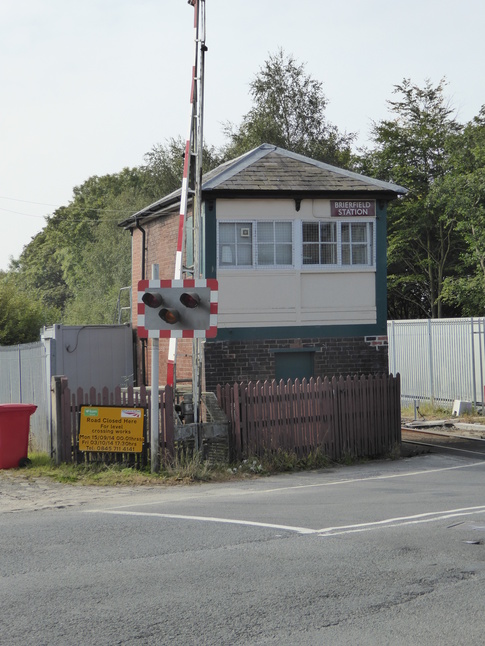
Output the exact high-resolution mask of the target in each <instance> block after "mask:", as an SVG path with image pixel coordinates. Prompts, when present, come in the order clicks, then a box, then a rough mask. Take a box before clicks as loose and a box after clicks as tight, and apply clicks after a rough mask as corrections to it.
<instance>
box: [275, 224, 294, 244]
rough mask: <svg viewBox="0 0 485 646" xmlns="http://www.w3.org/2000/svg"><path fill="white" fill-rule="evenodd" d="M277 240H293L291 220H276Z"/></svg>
mask: <svg viewBox="0 0 485 646" xmlns="http://www.w3.org/2000/svg"><path fill="white" fill-rule="evenodd" d="M275 240H276V242H291V241H292V224H291V222H275Z"/></svg>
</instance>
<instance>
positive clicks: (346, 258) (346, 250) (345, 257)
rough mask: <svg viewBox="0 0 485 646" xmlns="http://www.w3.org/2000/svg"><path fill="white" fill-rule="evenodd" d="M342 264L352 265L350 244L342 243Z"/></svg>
mask: <svg viewBox="0 0 485 646" xmlns="http://www.w3.org/2000/svg"><path fill="white" fill-rule="evenodd" d="M342 265H350V245H349V244H342Z"/></svg>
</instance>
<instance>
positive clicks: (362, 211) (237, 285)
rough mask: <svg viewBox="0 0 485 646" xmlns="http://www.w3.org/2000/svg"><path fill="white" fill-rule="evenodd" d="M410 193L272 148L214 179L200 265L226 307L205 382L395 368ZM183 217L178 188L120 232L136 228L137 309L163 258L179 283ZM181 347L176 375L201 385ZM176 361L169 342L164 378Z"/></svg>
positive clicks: (210, 177)
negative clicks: (395, 289)
mask: <svg viewBox="0 0 485 646" xmlns="http://www.w3.org/2000/svg"><path fill="white" fill-rule="evenodd" d="M405 193H406V189H404V188H402V187H400V186H397V185H395V184H390V183H387V182H382V181H379V180H376V179H372V178H369V177H365V176H363V175H359V174H356V173H353V172H350V171H347V170H342V169H340V168H336V167H334V166H330V165H328V164H324V163H322V162H319V161H315V160H313V159H309V158H307V157H303V156H301V155H297V154H294V153H291V152H288V151H286V150H283V149H281V148H277V147H275V146H271V145H268V144H263V145H262V146H260V147H259V148H256V149H254V150H252V151H251V152H249V153H246V154H245V155H243V156H241V157H239V158H237V159H234V160H232V161H230V162H228V163H225V164H223V165H222V166H220V167H218V168H217V169H215V170H213V171H211V172H209V173H207V174H206V175H204V177H203V183H202V222H201V261H202V262H201V266H202V268H203V272H204V278H216V279H217V280H218V285H219V293H218V297H219V304H218V328H217V336H216V337H215V338H212V339H207V340H206V341H205V342H204V352H203V357H204V368H205V385H203V387H204V388H205V389H206V390H209V391H210V390H214V389H215V387H216V385H217V384H218V383H221V384H224V383H234V382H236V381H248V380H258V379H259V380H264V379H277V380H279V379H285V380H286V379H288V378H292V379H294V378H296V377H298V378H303V377H306V378H309V377H317V376H322V377H323V376H329V377H331V376H333V375H340V374H343V375H347V374H372V373H379V372H387V370H388V356H387V336H386V334H387V316H386V305H387V304H386V213H387V205H388V203H389V202H390V201H391V200H394V199H396V198H397V197H398V196H400V195H404V194H405ZM179 212H180V191H176V192H174V193H172V194H170V195H167V196H166V197H163V198H162V199H160V200H159V201H158V202H156V203H154V204H151V205H150V206H148V207H146V208H145V209H143V210H141V211H139V212H138V213H135V214H134V215H133V216H131V217H130V218H129V219H127V220H126V221H124V222H122V223H121V225H120V226H124V227H125V228H127V229H129V230H131V233H132V256H133V269H132V289H133V302H134V303H136V302H137V298H136V294H137V285H138V281H139V280H140V279H143V278H150V277H151V273H150V272H151V266H152V264H153V263H157V264H158V265H159V267H160V278H161V279H172V278H173V274H174V267H175V252H176V247H177V234H178V224H179ZM189 256H190V248H189V245H188V246H187V250H186V258H185V262H186V263H187V264H189V263H190V258H189ZM133 310H134V311H133V326H134V328H136V327H137V312H136V308H133ZM178 344H179V347H178V352H177V380H180V379H183V378H187V379H190V368H191V357H190V354H191V348H192V345H191V342H190V341H186V340H184V341H179V342H178ZM146 350H147V349H146V348H145V349H144V348H143V347H142V345H141V344H140V345H139V359H140V360H139V361H138V366H139V373H138V379H139V381H140V380H141V379H142V375H141V373H142V371H143V367H144V366H145V374H149V371H148V370H146V365H147V363H148V362H149V357H150V348H148V352H147V351H146ZM167 357H168V341H166V340H164V339H162V340H161V341H160V382H161V383H164V380H165V376H166V361H167Z"/></svg>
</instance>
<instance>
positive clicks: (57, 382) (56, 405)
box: [51, 375, 64, 465]
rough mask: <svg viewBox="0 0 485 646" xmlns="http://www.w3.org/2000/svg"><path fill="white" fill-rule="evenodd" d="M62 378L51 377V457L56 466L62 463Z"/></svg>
mask: <svg viewBox="0 0 485 646" xmlns="http://www.w3.org/2000/svg"><path fill="white" fill-rule="evenodd" d="M63 378H64V377H62V376H55V375H54V376H53V377H51V402H52V442H51V456H52V455H53V456H54V457H55V461H56V464H57V465H59V464H60V463H61V461H62V438H63V437H64V433H63V419H62V390H63V389H62V379H63Z"/></svg>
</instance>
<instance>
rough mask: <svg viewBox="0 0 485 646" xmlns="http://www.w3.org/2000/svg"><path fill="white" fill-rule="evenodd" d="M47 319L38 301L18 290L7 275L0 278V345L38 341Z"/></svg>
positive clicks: (47, 316) (46, 314)
mask: <svg viewBox="0 0 485 646" xmlns="http://www.w3.org/2000/svg"><path fill="white" fill-rule="evenodd" d="M48 319H49V313H48V311H47V310H46V309H45V308H43V307H42V305H41V304H40V303H39V302H38V301H35V300H33V299H31V298H29V295H28V294H26V293H25V292H22V291H20V290H19V289H18V288H17V287H16V285H15V283H14V282H13V281H10V280H9V279H8V276H7V277H5V276H3V278H0V345H17V344H18V343H33V342H35V341H38V340H39V337H40V329H41V328H42V326H43V325H45V324H46V323H47V321H48Z"/></svg>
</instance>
